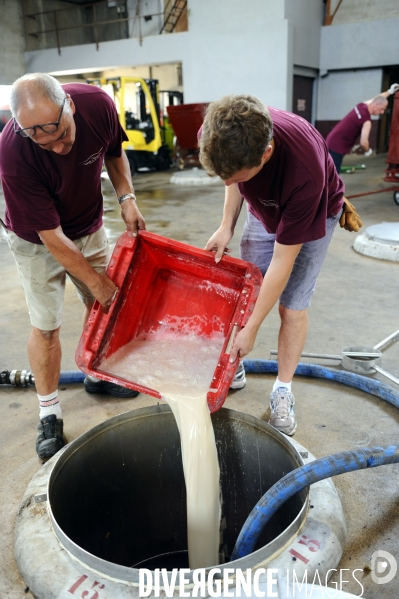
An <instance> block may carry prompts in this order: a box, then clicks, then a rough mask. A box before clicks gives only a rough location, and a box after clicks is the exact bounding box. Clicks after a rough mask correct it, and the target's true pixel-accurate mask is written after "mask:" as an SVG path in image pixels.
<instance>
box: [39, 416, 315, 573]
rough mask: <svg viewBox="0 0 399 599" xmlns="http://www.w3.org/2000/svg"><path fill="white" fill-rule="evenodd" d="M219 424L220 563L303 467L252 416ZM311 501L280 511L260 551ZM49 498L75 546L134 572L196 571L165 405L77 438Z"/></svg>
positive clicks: (174, 435)
mask: <svg viewBox="0 0 399 599" xmlns="http://www.w3.org/2000/svg"><path fill="white" fill-rule="evenodd" d="M212 421H213V425H214V430H215V437H216V443H217V449H218V455H219V463H220V471H221V488H222V519H221V544H220V563H221V564H222V563H225V562H228V561H229V559H230V555H231V553H232V551H233V548H234V544H235V541H236V538H237V536H238V534H239V532H240V530H241V528H242V526H243V524H244V522H245V520H246V518H247V516H248V514H249V513H250V511H251V510H252V508H253V507H254V505H255V504H256V502H257V501H258V500H259V499H260V497H261V496H262V495H263V494H264V493H265V492H266V491H267V490H268V489H269V488H270V487H271V486H272V485H273V484H274V483H275V482H277V481H278V480H280V478H282V476H284V475H285V474H286V473H287V472H290V471H291V470H293V469H294V468H297V467H298V466H301V465H302V464H303V461H302V459H301V457H300V455H299V454H298V453H297V451H296V450H295V449H294V447H293V446H292V445H291V444H290V443H289V442H288V441H286V440H285V438H282V437H283V435H281V434H280V433H277V432H276V431H275V430H274V429H273V428H272V427H271V426H269V425H267V424H265V423H264V422H263V421H260V420H257V419H256V418H253V417H252V416H249V415H247V414H242V413H240V412H236V411H233V410H228V409H225V408H222V409H221V410H219V411H218V412H215V413H214V414H213V415H212ZM307 497H308V492H307V490H304V491H302V492H300V493H298V494H297V495H295V496H294V497H292V498H291V499H290V500H289V501H287V502H286V503H285V505H283V506H282V507H281V508H280V510H279V511H278V512H277V513H276V514H275V516H274V517H273V518H272V520H271V521H270V522H269V523H268V525H267V527H266V529H265V530H264V531H263V533H262V535H261V537H260V539H259V541H258V544H257V546H256V549H259V548H260V547H263V546H264V545H267V544H268V543H270V542H271V541H272V540H273V539H275V538H276V537H278V536H279V535H280V534H281V533H282V532H283V531H285V530H286V529H287V528H289V527H290V525H292V523H293V522H294V520H295V521H296V520H297V517H298V515H299V514H300V513H301V511H302V512H303V508H304V505H305V503H306V502H307ZM48 499H49V505H50V508H51V512H52V517H53V519H54V520H55V523H56V525H57V526H58V527H59V529H60V530H61V531H62V534H63V535H65V537H67V538H69V539H70V541H72V543H71V546H73V544H76V545H77V546H78V547H79V548H81V549H83V550H84V552H87V553H88V554H91V555H94V556H96V557H98V558H100V559H101V560H105V561H107V562H111V563H112V564H119V565H121V566H125V567H128V568H148V569H154V568H166V569H168V570H172V569H173V568H183V567H185V568H187V567H188V555H187V522H186V491H185V482H184V475H183V468H182V461H181V448H180V437H179V432H178V429H177V426H176V422H175V420H174V417H173V414H172V412H171V411H170V409H169V407H168V406H166V405H164V406H163V405H162V406H154V407H152V408H144V409H140V410H135V411H133V412H129V413H126V414H122V415H120V416H118V417H115V418H112V419H110V420H109V421H107V422H106V423H103V425H99V427H95V428H94V429H92V430H91V431H88V433H85V434H84V435H82V436H81V437H79V439H77V440H76V441H75V442H74V443H72V444H71V445H70V446H69V447H67V449H66V450H65V452H64V453H63V454H62V455H61V457H60V458H59V459H58V461H57V462H56V464H55V466H54V468H53V471H52V473H51V475H50V479H49V489H48ZM56 532H57V529H56ZM57 534H58V533H57ZM60 540H61V542H63V541H62V539H61V538H60ZM284 543H285V541H284V540H283V541H282V544H284ZM68 548H69V547H68ZM89 557H90V556H89ZM215 565H216V564H215Z"/></svg>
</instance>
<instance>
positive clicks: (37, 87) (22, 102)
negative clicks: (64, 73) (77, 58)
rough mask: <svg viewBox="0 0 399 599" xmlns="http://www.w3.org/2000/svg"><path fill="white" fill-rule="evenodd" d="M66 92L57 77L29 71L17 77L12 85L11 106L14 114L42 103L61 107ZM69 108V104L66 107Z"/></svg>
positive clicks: (15, 115)
mask: <svg viewBox="0 0 399 599" xmlns="http://www.w3.org/2000/svg"><path fill="white" fill-rule="evenodd" d="M64 98H65V92H64V90H63V89H62V87H61V84H60V83H59V81H57V79H54V77H51V75H47V74H45V73H29V74H28V75H24V76H23V77H20V78H19V79H17V80H16V81H15V82H14V83H13V85H12V87H11V95H10V108H11V112H12V115H13V116H14V117H15V118H17V116H18V114H19V113H20V112H21V111H22V110H25V109H28V110H30V111H34V110H35V107H39V106H40V105H41V104H43V103H45V104H53V105H55V106H57V107H59V108H60V107H61V106H62V103H63V101H64ZM65 109H66V110H68V106H66V107H65Z"/></svg>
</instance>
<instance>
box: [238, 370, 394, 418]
mask: <svg viewBox="0 0 399 599" xmlns="http://www.w3.org/2000/svg"><path fill="white" fill-rule="evenodd" d="M244 367H245V372H246V373H248V374H251V373H252V374H253V373H257V374H260V373H276V372H277V370H278V365H277V362H276V360H244ZM295 374H296V375H299V376H309V377H314V378H318V379H327V380H329V381H335V382H336V383H342V384H344V385H347V386H348V387H355V388H356V389H360V390H361V391H365V392H366V393H370V395H375V396H376V397H379V398H380V399H384V400H385V401H388V402H389V403H391V404H392V405H394V406H396V407H397V408H399V392H398V391H395V389H392V387H390V386H389V385H386V384H385V383H381V381H378V380H377V379H373V378H369V377H367V376H362V375H360V374H355V373H354V372H348V371H347V370H334V369H333V368H326V367H325V366H319V365H318V364H304V363H302V362H299V364H298V367H297V369H296V371H295Z"/></svg>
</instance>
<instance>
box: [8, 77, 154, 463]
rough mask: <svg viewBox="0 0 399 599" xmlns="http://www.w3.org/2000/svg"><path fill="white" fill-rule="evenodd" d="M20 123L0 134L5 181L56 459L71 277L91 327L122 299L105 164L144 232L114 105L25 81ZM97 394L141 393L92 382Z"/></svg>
mask: <svg viewBox="0 0 399 599" xmlns="http://www.w3.org/2000/svg"><path fill="white" fill-rule="evenodd" d="M10 106H11V111H12V115H13V119H11V120H10V121H9V122H8V124H7V125H6V127H5V129H4V130H3V132H2V134H1V142H0V174H1V179H2V185H3V191H4V198H5V202H6V213H5V225H6V228H7V241H8V244H9V246H10V249H11V251H12V253H13V255H14V258H15V261H16V264H17V268H18V272H19V276H20V279H21V282H22V285H23V288H24V291H25V297H26V301H27V304H28V309H29V315H30V320H31V324H32V329H31V333H30V337H29V341H28V357H29V362H30V366H31V369H32V371H33V374H34V377H35V385H36V391H37V393H38V398H39V406H40V414H39V417H40V422H39V425H38V435H37V439H36V451H37V453H38V455H39V457H40V458H41V459H47V458H50V457H51V456H52V455H54V454H55V453H56V452H57V451H58V450H59V449H61V447H63V445H64V441H63V420H62V412H61V406H60V403H59V399H58V381H59V376H60V368H61V345H60V339H59V333H60V327H61V322H62V314H63V299H64V289H65V277H66V274H68V276H69V277H70V279H71V280H72V282H73V283H74V285H75V287H76V289H77V292H78V295H79V297H80V299H81V301H82V302H83V306H84V310H83V324H85V322H86V320H87V317H88V315H89V312H90V309H91V307H92V305H93V303H94V300H98V302H99V303H100V304H101V305H102V306H103V309H109V306H110V305H111V303H112V301H113V300H114V298H115V295H116V292H117V289H116V287H115V285H114V283H113V282H112V281H111V280H110V279H109V278H108V277H107V276H106V275H105V274H104V273H105V269H106V266H107V263H108V253H109V248H108V240H107V237H106V234H105V230H104V227H103V224H102V215H103V198H102V193H101V170H102V166H103V162H104V163H105V166H106V168H107V171H108V174H109V178H110V180H111V182H112V185H113V187H114V189H115V192H116V195H117V197H118V201H119V203H120V204H121V210H122V218H123V220H124V221H125V223H126V229H127V230H130V231H131V233H132V234H133V235H136V234H137V230H138V229H145V221H144V219H143V217H142V215H141V214H140V212H139V210H138V208H137V205H136V202H135V196H134V193H133V185H132V180H131V174H130V169H129V163H128V160H127V158H126V156H125V154H124V152H123V151H122V142H123V141H124V140H126V139H127V137H126V134H125V133H124V131H123V129H122V128H121V126H120V124H119V120H118V115H117V112H116V109H115V105H114V103H113V102H112V100H111V98H109V96H108V95H107V94H106V93H105V92H104V91H102V90H101V89H99V88H97V87H95V86H91V85H87V84H75V83H73V84H72V83H68V84H65V85H62V86H61V85H60V83H59V82H58V81H57V80H56V79H54V78H53V77H51V76H49V75H46V74H42V73H35V74H29V75H25V76H24V77H21V78H20V79H18V80H17V81H16V82H15V83H14V84H13V86H12V90H11V98H10ZM84 385H85V389H86V391H88V392H89V393H109V394H111V395H114V396H117V397H134V396H136V395H137V392H135V391H132V390H130V389H126V388H124V387H120V386H118V385H113V384H111V383H107V382H105V381H99V380H97V379H95V378H92V377H86V379H85V381H84Z"/></svg>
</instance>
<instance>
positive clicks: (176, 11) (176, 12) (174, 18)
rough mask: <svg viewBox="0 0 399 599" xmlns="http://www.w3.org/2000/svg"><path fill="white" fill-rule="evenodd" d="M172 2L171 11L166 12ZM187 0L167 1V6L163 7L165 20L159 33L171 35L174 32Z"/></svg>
mask: <svg viewBox="0 0 399 599" xmlns="http://www.w3.org/2000/svg"><path fill="white" fill-rule="evenodd" d="M171 2H173V5H172V7H171V9H170V10H169V12H168V7H169V5H170V4H171ZM186 6H187V0H174V1H173V0H169V2H168V3H167V5H166V6H165V13H164V14H165V18H164V23H163V25H162V29H161V31H160V32H159V33H163V32H164V31H165V32H166V33H172V31H174V29H175V27H176V25H177V22H178V20H179V19H180V17H181V15H182V13H183V12H184V10H185V9H186Z"/></svg>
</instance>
